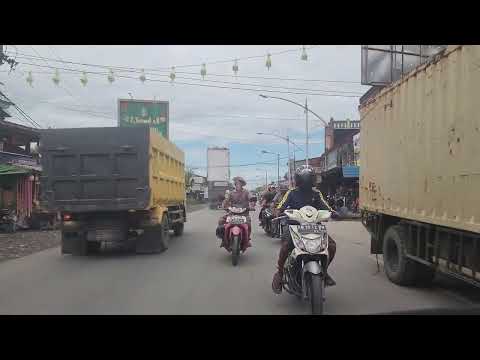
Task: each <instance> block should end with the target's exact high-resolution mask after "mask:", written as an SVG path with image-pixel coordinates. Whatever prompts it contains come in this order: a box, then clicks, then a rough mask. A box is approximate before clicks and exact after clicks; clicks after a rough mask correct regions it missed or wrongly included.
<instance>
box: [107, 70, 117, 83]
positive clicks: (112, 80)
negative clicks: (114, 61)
mask: <svg viewBox="0 0 480 360" xmlns="http://www.w3.org/2000/svg"><path fill="white" fill-rule="evenodd" d="M107 80H108V82H109V83H110V84H111V83H113V82H114V81H115V77H114V76H113V71H112V69H110V70H109V72H108V76H107Z"/></svg>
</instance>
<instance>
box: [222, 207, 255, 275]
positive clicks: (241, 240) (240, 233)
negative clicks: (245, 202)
mask: <svg viewBox="0 0 480 360" xmlns="http://www.w3.org/2000/svg"><path fill="white" fill-rule="evenodd" d="M250 210H251V209H245V208H236V207H229V208H228V215H227V219H226V222H225V225H224V226H225V231H224V237H225V238H224V244H225V249H227V251H228V252H231V253H232V265H233V266H236V265H237V264H238V258H239V256H240V251H241V252H245V251H246V250H247V248H248V244H249V241H248V238H249V236H248V233H249V225H248V221H247V216H248V211H250Z"/></svg>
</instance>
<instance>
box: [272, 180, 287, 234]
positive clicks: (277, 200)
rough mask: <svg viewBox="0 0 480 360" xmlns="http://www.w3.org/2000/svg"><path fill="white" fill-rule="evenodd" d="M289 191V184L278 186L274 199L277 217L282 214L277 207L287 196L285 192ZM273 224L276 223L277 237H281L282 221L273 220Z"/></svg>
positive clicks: (274, 210) (273, 204)
mask: <svg viewBox="0 0 480 360" xmlns="http://www.w3.org/2000/svg"><path fill="white" fill-rule="evenodd" d="M287 191H288V186H286V185H284V184H280V186H279V187H278V190H277V193H276V194H275V197H274V198H273V200H272V208H273V213H274V215H275V216H276V217H278V216H279V215H280V210H278V209H277V206H278V204H280V201H282V199H283V197H284V196H285V194H286V193H287ZM273 224H274V226H273V229H274V230H273V232H274V234H275V235H276V236H277V237H280V229H279V226H280V223H279V221H275V222H273Z"/></svg>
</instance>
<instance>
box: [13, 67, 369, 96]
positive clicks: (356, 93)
mask: <svg viewBox="0 0 480 360" xmlns="http://www.w3.org/2000/svg"><path fill="white" fill-rule="evenodd" d="M21 64H23V65H30V66H38V67H45V66H42V65H38V64H32V63H26V62H23V63H21ZM46 67H48V68H52V69H56V70H63V71H70V72H77V73H85V74H92V75H102V76H105V75H108V73H104V72H94V71H83V70H78V69H70V68H58V67H55V66H51V65H49V66H46ZM47 74H49V73H47ZM145 75H149V74H148V73H145ZM155 75H156V76H162V77H169V75H168V74H165V75H162V74H155ZM116 76H117V77H125V76H122V75H118V74H117V75H116ZM129 78H131V77H129ZM134 79H136V78H134ZM176 79H185V80H193V81H201V82H209V83H220V84H230V85H239V86H260V87H263V88H271V89H283V90H299V91H312V92H319V93H320V94H318V95H321V94H322V93H327V94H334V93H335V94H336V93H338V94H351V95H358V96H357V97H360V96H362V95H363V94H364V92H359V91H344V90H333V89H331V90H329V89H310V88H296V87H286V86H274V85H265V84H259V83H239V82H231V81H220V80H209V79H207V80H204V79H201V78H192V77H184V76H177V77H176ZM146 80H157V79H151V78H150V79H148V78H147V79H146ZM166 82H169V83H172V82H171V81H166ZM177 83H178V82H177V81H175V82H173V83H172V84H177ZM199 85H200V84H199Z"/></svg>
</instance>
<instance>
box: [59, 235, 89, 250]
mask: <svg viewBox="0 0 480 360" xmlns="http://www.w3.org/2000/svg"><path fill="white" fill-rule="evenodd" d="M61 253H62V254H72V255H76V256H85V255H87V254H88V244H87V239H86V238H85V235H84V232H82V231H62V242H61Z"/></svg>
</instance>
